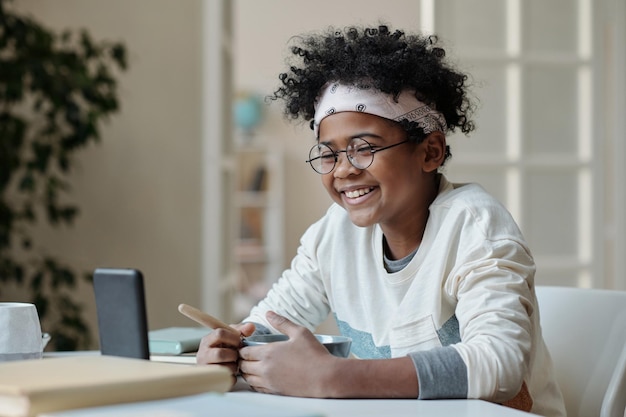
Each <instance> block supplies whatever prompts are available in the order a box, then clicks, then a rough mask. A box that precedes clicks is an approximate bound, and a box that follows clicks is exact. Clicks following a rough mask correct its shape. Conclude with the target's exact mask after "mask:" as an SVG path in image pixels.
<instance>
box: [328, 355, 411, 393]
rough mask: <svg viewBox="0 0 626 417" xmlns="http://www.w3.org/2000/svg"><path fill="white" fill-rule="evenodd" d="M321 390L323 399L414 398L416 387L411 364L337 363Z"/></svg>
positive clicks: (402, 361)
mask: <svg viewBox="0 0 626 417" xmlns="http://www.w3.org/2000/svg"><path fill="white" fill-rule="evenodd" d="M322 384H323V386H322V387H321V389H322V392H323V395H322V396H323V397H327V398H417V397H418V394H419V385H418V382H417V374H416V372H415V366H414V364H413V361H412V360H411V359H410V358H409V357H403V358H394V359H370V360H360V359H340V360H337V363H336V365H335V366H333V367H332V370H331V371H330V372H329V373H328V377H327V378H325V381H322Z"/></svg>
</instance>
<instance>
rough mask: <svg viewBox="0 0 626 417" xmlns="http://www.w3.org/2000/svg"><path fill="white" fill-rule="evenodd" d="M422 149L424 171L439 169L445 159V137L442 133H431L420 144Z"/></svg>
mask: <svg viewBox="0 0 626 417" xmlns="http://www.w3.org/2000/svg"><path fill="white" fill-rule="evenodd" d="M422 146H423V147H424V171H426V172H432V171H436V170H437V169H439V167H440V166H441V164H443V163H444V161H445V159H446V136H445V135H444V134H443V133H442V132H432V133H431V134H429V135H428V136H426V138H425V139H424V142H422Z"/></svg>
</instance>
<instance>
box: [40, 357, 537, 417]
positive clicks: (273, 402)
mask: <svg viewBox="0 0 626 417" xmlns="http://www.w3.org/2000/svg"><path fill="white" fill-rule="evenodd" d="M68 354H69V355H76V354H77V353H76V352H72V353H68ZM80 354H87V355H93V354H96V355H98V354H99V352H97V351H90V352H81V353H80ZM44 356H46V357H54V356H64V354H63V353H53V354H46V355H44ZM225 398H226V399H228V400H232V401H234V402H236V403H239V404H242V406H241V407H235V408H241V409H240V410H234V412H233V413H228V414H223V415H225V416H227V417H254V416H258V415H262V416H273V414H272V413H271V410H272V408H273V407H275V408H276V409H280V410H287V411H289V410H291V411H294V413H293V415H296V416H300V415H302V416H307V417H308V416H324V417H352V416H356V417H389V416H393V417H409V416H410V417H435V416H436V417H442V416H446V417H447V416H455V417H523V416H527V417H528V416H534V415H536V414H530V413H525V412H522V411H519V410H514V409H512V408H508V407H504V406H501V405H498V404H493V403H490V402H487V401H482V400H374V399H369V400H368V399H364V400H362V399H358V400H357V399H354V400H353V399H341V400H334V399H317V398H299V397H284V396H279V395H269V394H262V393H258V392H254V391H251V390H250V388H249V386H248V385H247V384H246V382H245V381H243V380H242V379H241V378H240V379H239V380H238V381H237V384H236V385H235V386H234V387H233V389H232V390H231V391H230V392H228V393H226V394H225ZM250 405H258V409H256V410H255V411H253V412H252V413H251V414H250V413H246V410H245V409H246V408H248V407H249V406H250ZM215 406H216V404H215V397H214V395H213V394H201V395H193V396H189V397H179V398H172V399H167V400H158V401H146V402H139V403H131V404H119V405H112V406H103V407H93V408H85V409H81V410H69V411H62V412H57V413H49V414H45V416H46V417H48V416H49V417H139V416H141V417H143V416H146V417H148V416H150V417H153V416H158V417H181V416H184V417H205V416H209V415H222V414H219V413H218V414H215V413H214V412H216V411H221V412H226V411H230V409H229V408H227V407H228V405H222V404H220V406H222V407H223V409H220V410H215V409H213V412H211V411H210V410H211V409H212V407H215ZM267 410H270V412H269V413H268V414H266V413H267ZM249 411H250V410H249V409H248V412H249ZM286 415H287V414H285V416H286Z"/></svg>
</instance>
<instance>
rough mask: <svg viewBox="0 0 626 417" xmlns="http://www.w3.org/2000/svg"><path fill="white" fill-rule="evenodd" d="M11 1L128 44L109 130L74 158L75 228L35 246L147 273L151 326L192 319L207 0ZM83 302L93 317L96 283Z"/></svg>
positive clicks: (89, 263)
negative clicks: (185, 307)
mask: <svg viewBox="0 0 626 417" xmlns="http://www.w3.org/2000/svg"><path fill="white" fill-rule="evenodd" d="M15 3H17V6H19V8H20V9H22V10H27V11H30V12H31V13H32V14H33V16H34V17H36V18H37V20H39V21H40V22H42V23H45V25H47V26H49V27H52V28H81V27H86V28H88V29H89V30H90V32H91V34H92V35H93V37H94V38H95V39H110V40H122V41H124V42H125V44H126V45H127V47H128V51H129V66H130V68H129V71H128V72H126V73H123V74H122V75H121V76H120V77H119V80H120V89H119V91H120V99H121V106H122V109H121V113H119V114H117V115H115V116H114V117H112V118H111V120H110V122H109V123H108V124H106V125H105V126H103V129H102V142H101V144H100V145H98V146H92V147H91V148H89V149H85V150H84V151H80V152H79V154H80V155H77V156H78V159H77V166H76V171H75V174H74V178H73V179H72V184H73V190H72V194H71V200H72V201H74V202H76V203H77V205H78V206H79V207H80V209H81V215H80V217H79V218H78V220H77V222H76V224H75V227H73V228H70V229H67V230H43V231H41V236H42V239H41V241H40V242H41V243H42V245H45V247H46V249H47V250H48V251H49V252H51V253H53V254H57V255H59V257H60V258H62V259H64V260H67V261H68V262H70V263H71V264H73V265H74V266H76V267H77V268H80V269H81V270H93V269H94V268H96V267H99V266H115V267H133V268H139V269H141V270H142V271H143V272H144V274H145V278H146V292H147V302H148V316H149V317H148V320H149V326H150V327H151V328H158V327H165V326H170V325H179V324H189V321H188V320H186V319H184V318H183V317H181V316H180V315H179V314H178V313H177V312H176V306H177V305H178V303H180V302H187V303H189V304H198V303H199V302H200V299H201V297H200V294H199V292H200V282H199V281H200V275H201V271H200V256H201V254H200V249H199V247H200V226H199V224H200V215H201V207H200V202H201V196H200V191H199V190H200V179H201V167H200V155H201V153H200V146H201V118H202V114H201V113H202V111H201V108H200V104H201V96H200V94H201V92H200V89H199V88H198V86H199V85H200V83H201V68H200V64H201V62H202V61H201V56H200V48H201V38H200V36H201V33H202V32H201V18H202V15H201V13H200V10H201V3H200V1H175V0H132V1H126V0H107V1H98V0H55V1H48V0H20V1H19V2H15ZM83 300H84V302H85V303H86V304H87V305H88V317H89V319H90V321H91V322H92V323H95V310H94V308H93V304H94V300H93V294H92V291H91V287H88V286H86V287H85V288H84V291H83ZM92 328H93V329H94V330H96V326H95V325H93V327H92ZM44 330H45V329H44ZM94 336H97V335H94Z"/></svg>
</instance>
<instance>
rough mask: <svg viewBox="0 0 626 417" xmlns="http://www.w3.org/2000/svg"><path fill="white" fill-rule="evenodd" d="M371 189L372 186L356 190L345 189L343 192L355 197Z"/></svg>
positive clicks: (349, 196) (347, 195)
mask: <svg viewBox="0 0 626 417" xmlns="http://www.w3.org/2000/svg"><path fill="white" fill-rule="evenodd" d="M370 191H372V188H361V189H358V190H352V191H346V192H345V193H344V194H345V195H346V197H348V198H357V197H360V196H362V195H365V194H367V193H369V192H370Z"/></svg>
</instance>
